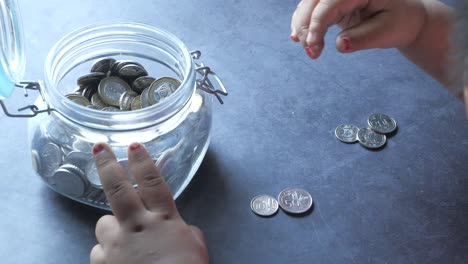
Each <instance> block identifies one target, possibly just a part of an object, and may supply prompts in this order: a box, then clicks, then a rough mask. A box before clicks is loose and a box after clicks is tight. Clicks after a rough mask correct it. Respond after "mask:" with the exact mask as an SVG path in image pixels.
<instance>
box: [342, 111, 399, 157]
mask: <svg viewBox="0 0 468 264" xmlns="http://www.w3.org/2000/svg"><path fill="white" fill-rule="evenodd" d="M367 124H368V126H369V127H365V128H360V129H359V128H357V127H356V126H354V125H340V126H338V127H337V128H336V129H335V136H336V138H338V139H339V140H340V141H342V142H345V143H352V142H356V140H357V141H359V143H361V145H363V146H364V147H366V148H369V149H379V148H382V147H383V146H384V145H385V143H386V142H387V137H386V136H385V134H390V133H392V132H394V131H395V130H396V129H397V124H396V121H395V120H394V119H393V118H391V117H389V116H388V115H385V114H380V113H379V114H371V115H370V116H369V117H368V119H367Z"/></svg>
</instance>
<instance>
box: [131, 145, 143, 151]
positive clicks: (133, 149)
mask: <svg viewBox="0 0 468 264" xmlns="http://www.w3.org/2000/svg"><path fill="white" fill-rule="evenodd" d="M129 148H130V151H135V150H139V149H141V144H139V143H132V144H131V145H130V146H129Z"/></svg>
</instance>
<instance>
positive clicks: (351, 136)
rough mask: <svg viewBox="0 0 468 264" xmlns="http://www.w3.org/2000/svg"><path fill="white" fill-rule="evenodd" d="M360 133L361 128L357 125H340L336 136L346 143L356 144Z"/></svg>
mask: <svg viewBox="0 0 468 264" xmlns="http://www.w3.org/2000/svg"><path fill="white" fill-rule="evenodd" d="M358 131H359V128H358V127H357V126H355V125H339V126H338V127H337V128H336V129H335V136H336V138H337V139H339V140H341V141H343V142H345V143H354V142H356V141H357V134H358Z"/></svg>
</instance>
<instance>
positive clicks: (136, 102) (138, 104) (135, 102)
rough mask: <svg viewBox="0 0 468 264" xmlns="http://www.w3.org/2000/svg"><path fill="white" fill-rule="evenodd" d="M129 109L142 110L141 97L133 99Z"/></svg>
mask: <svg viewBox="0 0 468 264" xmlns="http://www.w3.org/2000/svg"><path fill="white" fill-rule="evenodd" d="M130 108H131V110H138V109H141V108H142V106H141V96H135V98H133V100H132V103H131V104H130Z"/></svg>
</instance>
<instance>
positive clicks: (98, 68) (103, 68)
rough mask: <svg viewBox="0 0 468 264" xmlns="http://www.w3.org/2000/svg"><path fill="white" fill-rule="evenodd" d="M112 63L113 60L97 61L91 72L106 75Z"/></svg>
mask: <svg viewBox="0 0 468 264" xmlns="http://www.w3.org/2000/svg"><path fill="white" fill-rule="evenodd" d="M114 63H115V59H113V58H105V59H102V60H99V61H97V62H95V63H94V64H93V66H92V67H91V72H102V73H105V74H107V73H108V72H109V71H110V69H111V67H112V65H113V64H114Z"/></svg>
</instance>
